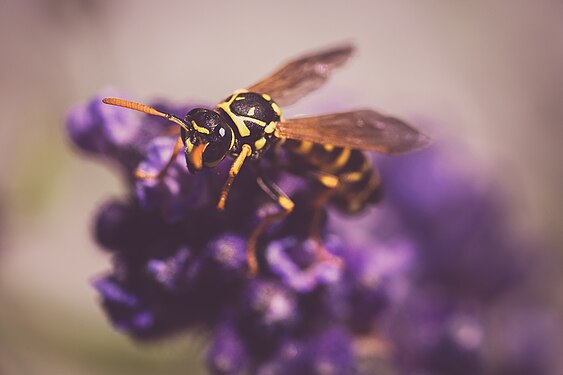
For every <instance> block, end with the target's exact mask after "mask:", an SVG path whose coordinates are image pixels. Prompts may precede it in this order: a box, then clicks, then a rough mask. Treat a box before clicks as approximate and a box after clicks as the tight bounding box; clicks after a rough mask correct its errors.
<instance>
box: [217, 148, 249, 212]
mask: <svg viewBox="0 0 563 375" xmlns="http://www.w3.org/2000/svg"><path fill="white" fill-rule="evenodd" d="M250 154H252V148H251V147H250V146H249V145H246V144H245V145H242V150H241V152H240V154H239V155H238V156H237V158H236V159H235V161H234V162H233V165H231V169H229V178H228V179H227V182H225V185H224V186H223V190H221V197H220V198H219V203H217V209H218V210H219V211H223V210H224V209H225V203H226V202H227V196H228V195H229V190H231V186H232V185H233V181H234V180H235V177H237V175H238V173H239V171H240V169H241V168H242V165H243V164H244V161H245V160H246V158H247V157H249V156H250Z"/></svg>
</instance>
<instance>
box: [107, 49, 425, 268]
mask: <svg viewBox="0 0 563 375" xmlns="http://www.w3.org/2000/svg"><path fill="white" fill-rule="evenodd" d="M353 53H354V46H353V45H351V44H345V45H340V46H336V47H332V48H328V49H324V50H321V51H318V52H314V53H310V54H307V55H304V56H301V57H299V58H297V59H294V60H292V61H290V62H288V63H286V64H285V65H283V66H282V67H281V68H280V69H278V70H277V71H275V72H274V73H273V74H271V75H270V76H268V77H266V78H265V79H263V80H261V81H259V82H257V83H255V84H254V85H252V86H250V87H248V88H247V89H241V90H237V91H235V92H234V93H233V94H232V95H230V96H229V97H227V98H226V99H225V100H223V101H221V102H220V103H219V104H218V105H217V106H216V107H215V108H213V109H209V108H195V109H193V110H191V111H190V112H188V114H187V115H186V116H185V117H184V118H179V117H176V116H174V115H172V114H169V113H165V112H161V111H158V110H157V109H155V108H152V107H149V106H146V105H143V104H139V103H135V102H131V101H128V100H123V99H117V98H106V99H103V102H104V103H106V104H111V105H116V106H120V107H125V108H129V109H134V110H137V111H140V112H144V113H147V114H150V115H155V116H161V117H164V118H166V119H168V120H170V121H172V122H174V123H176V124H178V125H179V126H180V136H179V138H178V141H177V142H176V145H175V147H174V150H173V153H172V157H171V159H170V161H169V162H168V163H167V164H166V165H165V166H164V168H163V169H162V170H161V171H160V172H159V173H157V174H154V175H150V174H147V173H145V172H144V171H142V170H137V171H136V176H137V177H138V178H161V177H162V176H164V175H165V174H166V171H167V169H168V168H169V167H170V165H171V164H172V162H173V161H174V160H175V159H176V157H177V155H178V154H179V153H180V152H181V151H182V149H185V155H186V164H187V166H188V169H189V171H190V172H192V173H195V172H197V171H201V170H203V169H206V168H213V167H215V166H216V165H217V164H219V162H221V161H222V160H223V159H224V158H225V157H227V156H229V157H231V158H234V161H233V163H232V165H231V168H230V170H229V176H228V178H227V181H226V182H225V185H224V187H223V189H222V191H221V195H220V197H219V202H218V204H217V208H218V209H219V210H224V208H225V203H226V201H227V196H228V194H229V190H230V189H231V186H232V184H233V182H234V180H235V178H236V176H237V174H238V173H239V171H240V169H241V168H242V166H243V165H244V164H245V162H248V161H252V162H254V163H255V164H258V163H259V162H260V159H261V158H262V157H263V156H264V155H265V154H267V153H268V152H271V150H272V149H275V148H277V147H284V148H285V149H286V150H287V152H288V153H290V154H291V155H292V158H293V159H294V160H295V161H296V162H295V163H292V165H293V166H294V167H293V168H290V172H292V173H295V174H298V175H301V176H303V177H306V178H312V179H313V180H315V181H317V182H318V183H320V184H321V185H322V186H323V187H324V188H325V189H324V192H323V194H322V195H321V197H320V198H319V199H317V200H316V201H317V205H318V207H319V210H320V207H323V206H324V205H325V204H326V203H328V202H330V203H333V204H334V205H335V206H337V207H338V208H340V209H341V210H342V211H344V212H348V213H353V212H358V211H360V210H362V209H363V208H364V207H366V206H368V205H369V204H370V203H372V202H375V201H376V200H377V195H378V191H379V185H380V182H379V176H378V174H377V172H376V171H375V170H374V169H373V168H372V166H371V163H370V159H369V157H368V156H367V155H365V154H364V153H363V152H362V150H364V151H375V152H379V153H384V154H391V155H392V154H398V153H403V152H408V151H414V150H417V149H420V148H422V147H424V146H426V145H427V144H428V143H429V138H428V137H427V136H426V135H424V134H422V133H421V132H420V131H418V130H417V129H415V128H414V127H412V126H410V125H408V124H406V123H405V122H403V121H401V120H399V119H397V118H395V117H389V116H386V115H383V114H381V113H378V112H376V111H374V110H371V109H363V110H355V111H350V112H341V113H332V114H327V115H321V116H311V117H299V118H294V119H289V120H285V119H283V117H282V113H281V109H280V106H288V105H291V104H293V103H295V102H296V101H297V100H299V99H300V98H302V97H303V96H305V95H307V94H308V93H310V92H312V91H314V90H316V89H318V88H319V87H320V86H322V85H323V84H324V83H325V82H326V81H327V79H328V78H329V76H330V75H331V73H332V72H333V71H334V70H335V69H336V68H338V67H340V66H342V65H344V64H345V63H346V62H347V61H348V60H349V58H350V57H351V56H352V54H353ZM295 166H299V167H295ZM257 170H259V168H257ZM257 182H258V185H259V186H260V187H261V188H262V190H264V191H265V192H266V194H267V195H268V196H269V197H271V198H272V199H273V200H274V201H275V202H277V203H278V204H279V206H280V207H281V208H282V211H280V212H278V213H274V214H270V215H269V216H266V217H265V218H264V219H263V221H262V222H261V223H260V224H259V225H258V226H257V228H255V230H254V231H253V232H252V234H251V235H250V237H249V240H248V255H247V258H248V266H249V270H250V273H251V274H256V273H257V271H258V263H257V260H256V243H257V240H258V237H259V236H260V234H261V233H262V232H263V230H264V229H265V228H266V227H267V226H268V225H269V224H270V223H272V222H275V221H276V220H280V219H281V218H283V217H285V216H287V215H288V214H289V213H290V212H291V211H292V210H293V208H294V203H293V202H292V200H291V199H290V198H289V197H288V196H287V195H286V194H285V193H284V192H283V191H282V190H281V189H280V188H279V187H278V186H276V185H275V184H274V183H273V182H272V181H270V179H268V178H267V177H266V176H265V174H263V173H259V174H258V175H257ZM317 216H318V215H317ZM314 217H315V216H314ZM314 221H315V220H314ZM314 226H315V224H314V223H313V227H314ZM321 255H322V254H321ZM324 255H325V256H326V250H325V254H324Z"/></svg>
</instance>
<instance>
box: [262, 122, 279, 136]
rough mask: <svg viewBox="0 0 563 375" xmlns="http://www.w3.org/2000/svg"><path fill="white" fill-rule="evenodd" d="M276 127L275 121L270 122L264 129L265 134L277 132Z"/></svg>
mask: <svg viewBox="0 0 563 375" xmlns="http://www.w3.org/2000/svg"><path fill="white" fill-rule="evenodd" d="M276 125H277V123H276V122H275V121H272V122H270V123H269V124H268V125H267V126H266V128H265V129H264V132H266V133H267V134H271V133H273V132H274V130H276Z"/></svg>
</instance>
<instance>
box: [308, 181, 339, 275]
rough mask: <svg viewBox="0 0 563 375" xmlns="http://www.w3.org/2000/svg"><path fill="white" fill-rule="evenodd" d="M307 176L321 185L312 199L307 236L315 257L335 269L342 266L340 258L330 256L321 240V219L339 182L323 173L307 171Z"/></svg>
mask: <svg viewBox="0 0 563 375" xmlns="http://www.w3.org/2000/svg"><path fill="white" fill-rule="evenodd" d="M307 175H308V176H309V177H311V178H313V179H315V180H316V181H317V182H319V184H320V185H322V187H321V189H319V192H318V193H317V194H316V196H315V197H314V198H313V200H312V202H311V206H312V208H313V216H312V219H311V227H310V230H309V233H310V234H309V236H310V237H311V238H312V239H313V241H314V242H315V244H316V246H315V255H316V257H317V259H319V260H321V261H324V262H329V263H332V264H334V265H336V266H337V267H341V266H342V259H340V257H338V256H336V255H334V254H332V253H331V252H330V251H328V250H327V249H326V247H325V246H324V241H323V240H322V238H321V223H322V219H323V213H324V208H325V207H326V205H327V203H328V201H329V200H330V198H331V197H332V195H333V194H334V193H335V192H336V189H337V188H338V187H339V186H340V180H339V178H338V177H337V176H334V175H331V174H329V173H324V172H321V171H309V172H307Z"/></svg>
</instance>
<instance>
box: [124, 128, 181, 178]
mask: <svg viewBox="0 0 563 375" xmlns="http://www.w3.org/2000/svg"><path fill="white" fill-rule="evenodd" d="M182 147H184V143H183V142H182V138H180V137H178V140H177V141H176V144H175V145H174V149H173V150H172V155H171V156H170V159H168V161H167V162H166V164H165V165H164V167H162V169H161V170H160V171H158V172H157V173H147V172H145V171H143V170H142V169H139V168H137V169H136V170H135V177H137V178H138V179H141V180H152V179H161V178H162V177H164V176H166V172H168V169H169V168H170V166H171V165H172V163H174V160H176V157H177V156H178V154H179V153H180V151H181V150H182Z"/></svg>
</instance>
